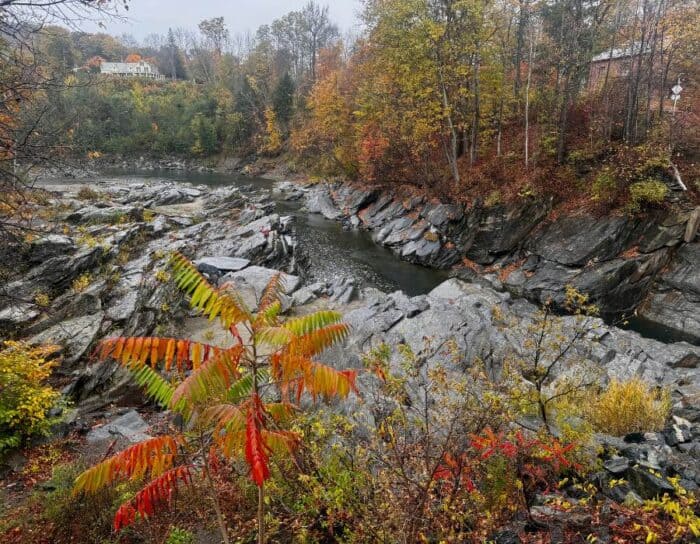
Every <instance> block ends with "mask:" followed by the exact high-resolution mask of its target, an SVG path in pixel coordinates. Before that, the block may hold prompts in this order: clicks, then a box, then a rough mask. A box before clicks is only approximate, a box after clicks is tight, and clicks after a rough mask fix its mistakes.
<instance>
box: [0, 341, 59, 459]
mask: <svg viewBox="0 0 700 544" xmlns="http://www.w3.org/2000/svg"><path fill="white" fill-rule="evenodd" d="M1 346H2V349H0V453H2V452H3V451H4V450H6V449H9V448H13V447H17V446H19V445H21V443H22V441H23V440H24V439H26V438H27V437H29V436H32V435H36V434H41V433H42V432H45V431H46V430H47V428H48V424H49V420H48V418H47V412H48V410H49V409H50V408H51V407H52V406H53V405H54V404H55V403H56V401H57V400H58V398H59V396H60V393H59V392H58V391H56V390H55V389H53V388H52V387H50V386H48V385H46V383H45V382H46V380H47V378H48V377H49V375H50V374H51V369H52V368H53V366H54V365H55V364H56V363H55V361H47V360H46V357H47V356H48V355H50V354H51V353H52V352H53V351H55V349H56V348H55V346H42V347H31V346H29V345H27V344H24V343H22V342H13V341H5V342H3V343H2V344H1Z"/></svg>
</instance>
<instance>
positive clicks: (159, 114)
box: [37, 0, 700, 203]
mask: <svg viewBox="0 0 700 544" xmlns="http://www.w3.org/2000/svg"><path fill="white" fill-rule="evenodd" d="M362 23H363V29H362V31H361V32H359V34H357V35H352V36H341V33H340V32H339V30H338V27H337V26H336V25H335V24H334V23H333V22H332V21H331V20H330V18H329V15H328V9H327V7H322V6H320V5H318V4H316V3H315V2H313V1H312V2H309V3H308V4H307V5H306V6H305V7H304V8H303V9H301V10H298V11H292V12H290V13H288V14H286V15H284V16H282V17H280V18H278V19H276V20H274V21H273V22H272V23H271V24H269V25H263V26H261V27H260V28H258V30H257V31H256V32H255V33H254V34H248V35H236V36H232V35H231V33H230V32H229V30H228V28H227V25H226V21H225V20H224V18H223V17H215V18H212V19H207V20H204V21H202V22H200V23H199V25H198V28H197V30H196V31H191V30H187V29H182V28H176V29H170V30H169V32H168V33H167V34H166V35H162V36H161V35H156V34H153V35H150V36H148V37H147V38H146V39H145V40H144V41H143V43H138V42H137V41H136V40H134V39H133V38H131V37H129V36H122V37H120V38H115V37H112V36H108V35H106V34H85V33H78V32H70V31H68V30H66V29H62V28H57V27H52V28H47V29H44V30H43V31H42V32H40V33H39V34H38V35H37V40H38V44H39V49H40V50H41V53H42V55H43V59H44V61H43V62H44V65H45V66H46V67H48V69H50V70H51V71H53V72H58V73H61V74H63V75H64V76H65V77H66V78H68V81H69V83H70V84H69V85H68V87H69V88H68V89H67V90H66V89H60V90H58V91H57V92H56V93H55V95H54V96H53V97H52V100H51V104H52V116H53V117H52V119H53V120H52V122H53V124H54V125H56V124H61V123H64V124H65V123H66V122H68V124H69V125H70V129H69V130H67V131H64V134H67V135H68V139H67V141H61V142H60V143H61V144H65V145H66V146H67V147H68V148H69V149H71V150H72V151H73V152H77V153H79V154H80V153H87V152H89V151H101V152H114V153H133V152H140V153H177V154H185V155H198V156H210V155H217V154H221V153H224V154H233V155H247V154H256V155H268V156H277V155H280V154H283V155H284V158H285V159H286V160H287V162H288V163H289V164H291V165H292V166H296V167H297V168H300V169H303V170H307V171H313V172H315V173H318V174H322V175H342V176H346V177H354V178H360V179H363V180H369V181H381V182H389V181H402V182H411V183H418V184H420V185H424V186H431V187H438V188H441V190H446V191H455V190H456V191H457V192H459V193H460V194H463V193H465V191H466V192H469V189H470V188H472V189H474V190H478V191H479V192H481V193H483V192H484V191H490V192H494V191H495V192H501V190H502V188H504V187H510V188H511V189H510V192H511V193H512V192H513V191H516V192H517V193H518V194H520V193H523V192H525V193H529V192H533V191H534V192H537V191H545V192H548V191H554V192H558V193H561V194H564V193H567V192H570V191H574V190H578V189H579V188H580V187H579V186H580V185H581V184H582V182H581V180H582V179H586V180H587V182H584V183H583V184H584V185H585V186H586V187H587V188H588V189H589V192H591V191H592V192H593V193H594V195H593V196H594V197H596V198H597V199H599V200H602V201H606V202H609V203H612V202H615V201H617V200H619V199H620V198H624V196H625V195H627V194H628V187H629V185H630V184H631V183H634V182H639V181H643V180H645V179H647V178H649V177H650V176H651V177H653V176H654V175H656V176H657V177H663V176H665V175H667V174H666V170H668V169H669V168H670V167H671V166H673V167H674V168H676V171H677V172H682V173H683V176H684V178H685V179H686V180H687V179H690V180H691V181H692V180H694V179H697V176H698V167H697V166H696V164H697V150H698V148H699V147H700V146H699V145H698V143H700V135H699V134H698V129H697V122H696V121H697V111H698V107H697V106H698V93H697V81H698V75H699V74H698V65H697V62H696V61H695V59H696V57H697V54H698V40H697V28H698V27H699V26H700V25H699V23H700V16H699V10H698V8H697V5H696V4H695V2H693V1H692V0H541V1H536V0H517V2H512V1H506V0H365V1H364V2H363V10H362ZM127 58H131V59H135V58H144V59H146V60H149V61H150V62H152V63H153V64H155V65H156V66H157V67H158V68H159V70H160V71H161V73H163V74H164V75H166V76H167V77H168V78H169V80H170V81H168V82H166V83H157V82H147V81H119V80H108V81H105V80H104V79H99V78H95V76H91V75H90V71H91V70H92V71H96V70H97V66H99V64H96V60H95V59H98V60H97V62H99V60H101V59H105V60H124V59H127ZM678 81H680V83H681V86H682V87H683V96H682V98H681V100H680V102H678V103H672V102H671V100H670V88H671V87H672V86H673V85H674V84H676V83H677V82H678ZM88 82H90V83H88ZM94 82H96V83H97V84H93V83H94ZM693 120H695V121H693ZM671 162H673V165H671ZM647 163H650V164H649V165H647V166H649V167H648V168H646V170H644V172H641V171H640V170H639V168H641V166H643V165H644V164H647ZM640 165H641V166H640ZM606 168H607V169H608V170H605V169H606ZM610 169H612V170H613V171H612V173H610ZM630 171H632V174H630ZM635 172H636V173H635ZM640 172H641V173H640ZM679 175H680V174H679ZM601 176H602V177H601ZM606 176H607V177H606ZM611 177H612V178H613V179H614V180H615V183H614V184H612V185H614V186H613V187H611V184H610V183H607V184H606V182H607V181H609V178H611ZM514 180H516V181H517V183H513V181H514ZM686 185H688V186H689V188H690V189H691V191H697V190H698V189H697V187H696V186H695V185H694V184H693V183H692V182H691V183H690V184H686ZM505 192H506V193H508V191H507V190H506V191H505ZM489 194H490V193H489ZM494 198H500V196H499V195H495V196H494Z"/></svg>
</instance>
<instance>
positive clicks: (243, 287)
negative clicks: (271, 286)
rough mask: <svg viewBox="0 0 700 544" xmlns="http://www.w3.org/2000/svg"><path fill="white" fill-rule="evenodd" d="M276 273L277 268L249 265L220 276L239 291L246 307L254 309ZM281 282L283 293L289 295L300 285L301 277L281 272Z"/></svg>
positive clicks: (277, 272)
mask: <svg viewBox="0 0 700 544" xmlns="http://www.w3.org/2000/svg"><path fill="white" fill-rule="evenodd" d="M277 274H279V271H277V270H273V269H270V268H264V267H262V266H249V267H248V268H244V269H243V270H239V271H237V272H229V273H228V274H226V275H225V276H224V277H223V278H222V282H224V283H226V282H231V283H232V284H233V286H234V287H235V288H236V289H238V290H239V291H240V293H241V296H242V297H243V300H244V302H245V303H246V304H247V305H248V307H249V308H251V309H255V308H257V301H258V300H259V299H260V296H261V295H262V293H263V291H264V290H265V287H266V286H267V284H268V283H269V282H270V280H271V279H272V278H273V277H274V276H275V275H277ZM282 282H283V284H284V293H285V294H287V295H291V294H292V293H294V291H296V290H297V289H298V288H299V286H300V285H301V278H299V276H293V275H291V274H284V273H283V274H282Z"/></svg>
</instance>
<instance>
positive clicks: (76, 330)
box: [29, 312, 104, 366]
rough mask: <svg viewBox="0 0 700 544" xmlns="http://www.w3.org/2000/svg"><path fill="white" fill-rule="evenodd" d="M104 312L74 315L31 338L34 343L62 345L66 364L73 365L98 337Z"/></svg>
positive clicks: (30, 340)
mask: <svg viewBox="0 0 700 544" xmlns="http://www.w3.org/2000/svg"><path fill="white" fill-rule="evenodd" d="M103 318H104V312H97V313H95V314H91V315H84V316H80V317H74V318H73V319H68V320H67V321H62V322H61V323H59V324H57V325H54V326H53V327H51V328H49V329H47V330H45V331H44V332H41V333H39V334H37V335H35V336H32V337H31V338H30V339H29V342H30V343H32V344H57V345H60V346H62V352H61V353H62V356H63V364H64V365H68V366H70V365H73V364H74V363H76V362H77V361H78V360H79V359H80V358H81V357H82V356H83V355H85V353H87V351H88V349H89V348H90V346H91V345H92V343H93V342H94V340H95V339H96V338H97V334H98V333H99V331H100V325H101V324H102V319H103Z"/></svg>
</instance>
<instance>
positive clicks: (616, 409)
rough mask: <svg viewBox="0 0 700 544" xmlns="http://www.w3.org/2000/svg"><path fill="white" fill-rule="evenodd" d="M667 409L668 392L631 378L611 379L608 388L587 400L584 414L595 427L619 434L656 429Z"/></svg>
mask: <svg viewBox="0 0 700 544" xmlns="http://www.w3.org/2000/svg"><path fill="white" fill-rule="evenodd" d="M670 411H671V395H670V393H669V391H667V390H664V389H658V388H655V387H653V386H651V385H650V384H648V383H647V382H645V381H644V380H642V379H641V378H639V377H633V378H630V379H629V380H625V381H618V380H612V381H611V382H610V385H609V386H608V388H607V389H606V390H605V391H603V392H602V393H600V394H599V395H598V396H597V397H596V398H595V399H594V400H593V402H591V403H589V409H588V410H587V414H586V415H587V419H588V420H589V421H590V422H591V424H592V425H593V427H595V429H596V430H598V431H600V432H604V433H608V434H613V435H623V434H627V433H632V432H647V431H660V430H661V429H662V428H663V426H664V423H665V422H666V418H667V417H668V414H669V412H670Z"/></svg>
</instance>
